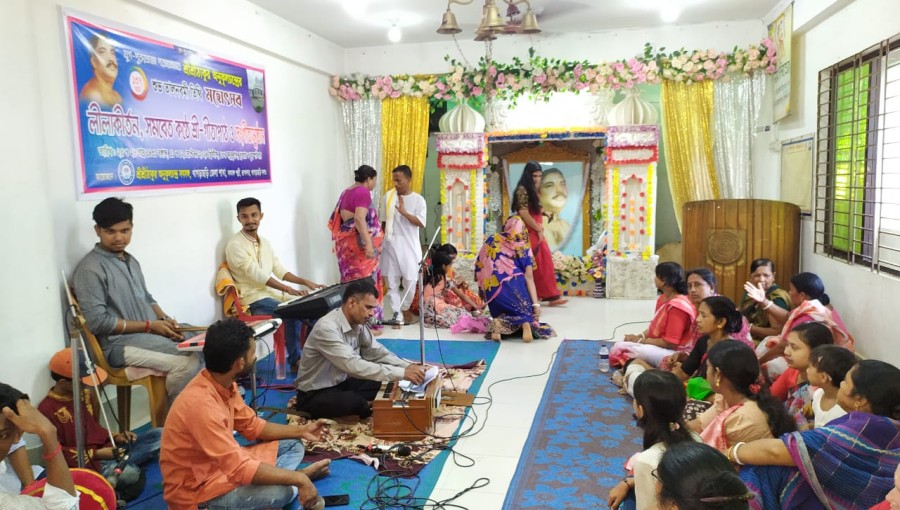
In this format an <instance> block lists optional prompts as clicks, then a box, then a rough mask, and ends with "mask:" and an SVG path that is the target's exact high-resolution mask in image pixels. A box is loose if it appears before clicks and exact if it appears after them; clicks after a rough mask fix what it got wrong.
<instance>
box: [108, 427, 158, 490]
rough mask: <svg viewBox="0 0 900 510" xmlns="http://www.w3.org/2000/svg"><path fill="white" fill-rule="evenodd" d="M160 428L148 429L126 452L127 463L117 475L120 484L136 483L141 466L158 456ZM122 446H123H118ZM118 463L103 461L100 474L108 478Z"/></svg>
mask: <svg viewBox="0 0 900 510" xmlns="http://www.w3.org/2000/svg"><path fill="white" fill-rule="evenodd" d="M162 430H163V429H161V428H156V429H150V430H148V431H147V432H144V433H143V434H141V435H139V436H138V437H137V439H136V440H135V441H134V444H133V445H131V449H129V450H128V463H126V464H125V466H124V467H123V468H122V474H121V475H119V481H120V482H121V483H126V484H131V483H134V482H136V481H137V479H138V477H139V476H140V474H141V468H140V467H138V466H141V465H142V464H146V463H147V462H149V461H151V460H153V459H154V458H156V457H157V456H158V455H159V444H160V441H161V440H162ZM120 446H123V445H120ZM116 464H118V462H116V461H114V460H104V461H101V462H100V474H101V475H103V476H104V477H105V478H109V477H110V476H111V475H112V474H113V470H115V468H116Z"/></svg>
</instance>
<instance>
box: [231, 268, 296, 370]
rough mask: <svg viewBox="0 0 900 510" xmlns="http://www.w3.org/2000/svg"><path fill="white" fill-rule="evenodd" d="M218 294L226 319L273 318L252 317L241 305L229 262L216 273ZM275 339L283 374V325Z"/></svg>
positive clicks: (284, 353) (276, 357) (249, 320)
mask: <svg viewBox="0 0 900 510" xmlns="http://www.w3.org/2000/svg"><path fill="white" fill-rule="evenodd" d="M216 293H217V294H219V295H220V296H222V313H223V314H224V315H225V317H234V318H236V319H238V320H239V321H241V322H253V321H265V320H269V319H271V318H272V316H271V315H250V314H249V313H247V312H246V311H245V310H244V307H243V305H241V298H240V296H239V295H238V290H237V285H235V283H234V277H233V276H232V274H231V270H230V269H228V263H227V262H222V264H221V265H219V269H218V271H217V272H216ZM273 337H274V339H275V366H276V370H277V371H279V372H283V371H284V370H285V366H284V365H285V359H286V355H287V353H286V352H285V342H284V341H285V338H284V324H283V323H282V324H281V326H279V327H278V329H277V330H275V334H274V335H273ZM279 366H280V368H279Z"/></svg>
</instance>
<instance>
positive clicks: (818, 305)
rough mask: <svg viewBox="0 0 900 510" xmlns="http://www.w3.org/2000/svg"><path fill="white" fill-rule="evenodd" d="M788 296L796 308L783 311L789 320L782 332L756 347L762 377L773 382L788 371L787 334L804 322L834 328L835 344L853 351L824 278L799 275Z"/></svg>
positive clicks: (794, 278) (793, 277)
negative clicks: (786, 354)
mask: <svg viewBox="0 0 900 510" xmlns="http://www.w3.org/2000/svg"><path fill="white" fill-rule="evenodd" d="M788 294H790V296H791V304H792V305H793V306H794V308H793V309H792V310H791V311H790V313H788V312H784V313H785V315H786V318H785V319H784V327H783V328H781V333H780V334H779V335H778V336H771V337H767V338H766V339H765V340H763V341H762V342H760V343H759V345H758V346H757V347H756V354H757V356H759V364H760V366H762V369H763V375H765V376H766V377H767V378H769V379H772V380H774V379H775V378H777V377H778V376H779V375H781V374H782V373H784V371H785V370H787V362H786V361H785V360H784V358H783V354H784V347H785V345H786V342H787V334H788V333H789V332H790V331H791V330H792V329H794V328H795V327H797V325H799V324H803V323H804V322H821V323H823V324H825V325H826V326H828V327H829V328H831V333H832V335H834V344H835V345H839V346H841V347H845V348H847V349H850V350H851V351H852V350H853V337H852V336H851V335H850V333H849V332H848V331H847V327H846V326H844V322H843V321H841V316H840V315H838V313H837V310H835V309H834V308H832V307H831V306H829V303H830V298H829V297H828V294H826V293H825V284H824V283H822V279H821V278H819V277H818V276H817V275H815V274H814V273H797V274H795V275H794V276H792V277H791V283H790V288H789V291H788ZM771 309H772V308H770V310H771ZM778 313H781V312H778Z"/></svg>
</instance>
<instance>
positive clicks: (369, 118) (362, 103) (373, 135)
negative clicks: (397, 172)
mask: <svg viewBox="0 0 900 510" xmlns="http://www.w3.org/2000/svg"><path fill="white" fill-rule="evenodd" d="M341 107H342V111H343V117H344V137H345V138H346V140H347V160H348V162H349V164H350V169H351V170H356V169H357V168H359V166H360V165H370V166H372V168H375V169H376V170H379V168H378V167H379V166H381V100H380V99H361V100H358V101H344V102H343V103H341ZM351 175H352V174H351ZM387 178H388V179H389V178H390V176H388V177H387ZM384 179H385V176H384V171H383V170H379V172H378V185H377V186H375V190H374V191H373V192H372V200H373V201H374V203H375V204H380V203H381V190H382V189H383V186H382V182H383V180H384Z"/></svg>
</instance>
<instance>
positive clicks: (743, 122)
mask: <svg viewBox="0 0 900 510" xmlns="http://www.w3.org/2000/svg"><path fill="white" fill-rule="evenodd" d="M765 87H766V77H765V75H764V73H754V74H753V76H751V77H749V78H747V77H742V78H737V79H731V80H717V81H716V82H715V87H714V89H713V93H714V97H715V100H714V101H713V117H714V128H713V133H714V135H713V138H714V140H713V153H714V157H715V163H716V174H717V176H718V178H719V191H720V193H721V197H722V198H751V193H752V190H753V182H752V178H751V169H750V161H751V156H750V154H751V143H752V141H753V138H754V137H755V136H756V128H757V120H758V118H759V108H760V103H761V100H762V97H763V95H764V94H765Z"/></svg>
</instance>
